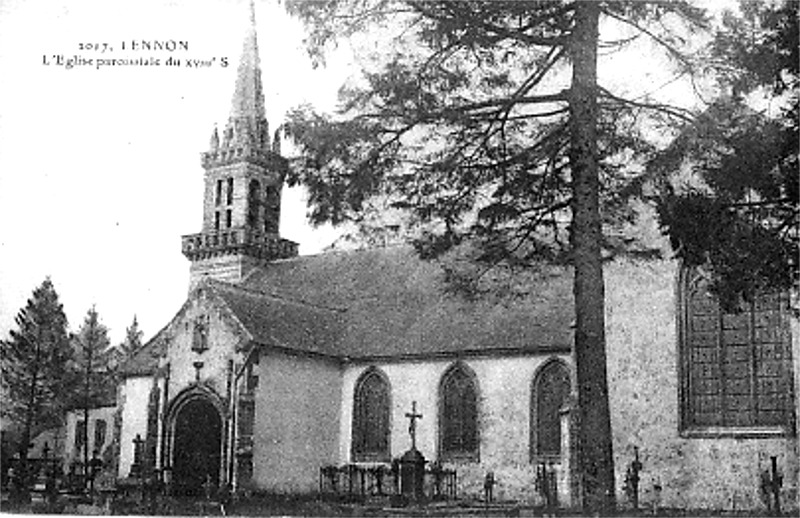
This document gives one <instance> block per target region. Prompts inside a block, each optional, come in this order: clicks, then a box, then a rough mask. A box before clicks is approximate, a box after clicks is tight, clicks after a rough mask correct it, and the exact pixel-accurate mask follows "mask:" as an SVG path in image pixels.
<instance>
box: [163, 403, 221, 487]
mask: <svg viewBox="0 0 800 518" xmlns="http://www.w3.org/2000/svg"><path fill="white" fill-rule="evenodd" d="M221 453H222V417H221V416H220V413H219V411H218V410H217V408H216V407H215V406H214V404H213V403H211V401H209V400H208V399H206V398H193V399H190V400H189V401H187V402H186V403H185V404H183V405H182V406H181V407H180V408H179V409H178V410H177V414H176V415H175V428H174V439H173V449H172V481H173V487H174V491H175V493H176V494H183V495H199V494H202V493H203V487H204V486H203V485H204V484H205V483H206V481H209V482H210V483H211V484H213V486H214V487H216V486H217V485H218V484H219V475H220V456H221Z"/></svg>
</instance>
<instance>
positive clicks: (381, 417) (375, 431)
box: [352, 368, 391, 462]
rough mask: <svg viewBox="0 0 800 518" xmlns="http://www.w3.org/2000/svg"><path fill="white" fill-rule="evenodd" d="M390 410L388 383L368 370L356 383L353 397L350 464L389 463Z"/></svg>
mask: <svg viewBox="0 0 800 518" xmlns="http://www.w3.org/2000/svg"><path fill="white" fill-rule="evenodd" d="M390 409H391V403H390V399H389V382H388V381H387V380H386V377H385V376H384V375H383V374H382V373H381V372H380V371H379V370H378V369H374V368H372V369H368V370H367V371H366V372H365V373H364V374H363V375H362V376H361V378H359V380H358V382H357V383H356V388H355V393H354V400H353V433H352V435H353V442H352V457H353V461H355V462H369V461H388V460H390V459H391V452H390V448H389V427H390Z"/></svg>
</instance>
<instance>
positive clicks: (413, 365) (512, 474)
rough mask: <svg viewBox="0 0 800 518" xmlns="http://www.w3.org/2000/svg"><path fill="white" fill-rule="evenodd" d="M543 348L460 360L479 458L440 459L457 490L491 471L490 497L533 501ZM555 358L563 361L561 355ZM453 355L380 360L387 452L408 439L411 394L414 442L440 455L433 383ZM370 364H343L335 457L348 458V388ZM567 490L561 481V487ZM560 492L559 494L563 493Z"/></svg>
mask: <svg viewBox="0 0 800 518" xmlns="http://www.w3.org/2000/svg"><path fill="white" fill-rule="evenodd" d="M548 359H550V357H549V356H538V357H537V356H521V357H512V358H471V359H467V360H465V361H464V362H463V363H464V364H465V365H467V366H468V367H469V368H470V369H472V371H473V372H474V373H475V376H476V378H477V381H478V392H479V400H478V413H479V425H478V426H479V431H480V432H479V433H480V460H479V461H478V462H460V463H445V464H444V466H445V467H449V468H454V469H456V471H457V474H458V493H459V496H460V497H463V498H478V497H482V494H483V481H484V477H485V476H486V473H487V472H489V471H492V472H494V474H495V480H496V482H497V485H496V486H495V488H494V497H495V498H496V499H498V500H516V501H521V502H527V503H538V502H539V496H538V495H537V494H536V491H535V489H534V479H535V470H536V465H535V463H532V462H531V459H530V405H531V385H532V382H533V378H534V376H535V374H536V372H537V369H538V368H539V367H540V366H542V365H543V364H544V362H545V361H547V360H548ZM561 359H563V360H566V361H569V359H568V358H567V357H564V356H561ZM453 364H454V362H453V361H444V360H436V361H430V362H402V363H382V364H377V365H375V366H376V367H378V368H379V369H381V370H382V371H383V373H384V374H385V375H386V377H387V378H388V380H389V383H390V386H391V455H392V457H393V458H396V457H400V456H401V455H402V454H403V453H404V452H405V451H407V450H408V448H409V447H410V445H411V442H410V437H409V434H408V419H407V418H406V417H405V414H406V412H409V411H410V410H411V404H412V402H413V401H416V402H417V411H418V412H419V413H421V414H422V415H423V417H422V419H421V420H419V421H418V422H417V449H418V450H419V451H420V452H421V453H422V454H423V455H424V456H425V458H426V459H428V460H429V461H435V460H436V459H437V456H438V433H439V427H438V405H439V401H438V399H439V384H440V382H441V379H442V375H443V374H444V373H445V371H446V370H447V369H448V368H449V367H450V366H451V365H453ZM369 367H370V366H368V365H355V366H350V367H348V368H347V370H346V371H345V374H344V381H343V385H342V402H341V405H342V407H341V415H342V419H341V424H340V426H341V437H342V440H341V441H340V446H339V459H340V461H339V462H340V464H344V463H349V462H350V460H351V455H350V448H351V444H350V441H351V430H352V424H353V423H352V422H353V391H354V387H355V384H356V382H357V381H358V378H359V376H361V374H362V373H363V372H364V371H365V370H366V369H368V368H369ZM560 490H564V491H566V488H560ZM564 498H566V494H563V493H562V495H561V499H562V500H563V499H564Z"/></svg>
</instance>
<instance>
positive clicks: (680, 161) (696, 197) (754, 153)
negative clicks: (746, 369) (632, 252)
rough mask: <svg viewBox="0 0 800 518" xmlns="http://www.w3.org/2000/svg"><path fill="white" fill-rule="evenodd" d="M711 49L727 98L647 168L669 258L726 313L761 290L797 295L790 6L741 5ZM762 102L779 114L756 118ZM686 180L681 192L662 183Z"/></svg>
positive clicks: (797, 140)
mask: <svg viewBox="0 0 800 518" xmlns="http://www.w3.org/2000/svg"><path fill="white" fill-rule="evenodd" d="M741 9H742V12H743V16H741V17H736V16H734V15H733V14H731V13H728V14H727V15H726V16H725V18H724V24H723V27H722V29H720V31H719V32H718V34H717V35H716V38H715V40H714V44H713V45H712V51H713V54H712V56H713V58H714V59H713V60H712V62H713V63H714V66H715V67H716V69H717V70H718V72H719V79H720V82H721V84H722V85H723V86H724V87H727V89H728V90H729V93H728V95H727V96H726V97H723V98H722V99H720V100H719V101H717V102H716V103H714V104H713V105H712V106H711V107H710V108H709V109H708V110H707V111H706V112H705V113H704V114H703V116H702V117H699V118H698V120H697V121H696V122H695V124H693V125H692V126H691V127H688V128H687V129H686V130H685V131H684V132H683V134H682V135H681V136H680V137H679V138H678V139H676V140H675V142H673V143H672V145H671V146H669V147H668V148H667V149H666V150H665V151H664V152H663V153H661V154H660V155H658V156H657V157H656V159H655V160H653V162H652V163H651V166H650V167H651V170H652V171H654V172H656V173H657V175H659V176H660V177H661V178H662V190H661V195H660V200H659V214H660V218H661V222H662V225H663V227H664V230H665V232H666V233H667V234H668V235H669V237H670V240H671V242H672V245H673V248H674V249H675V250H676V251H677V255H678V257H680V258H681V259H682V260H683V261H684V262H685V263H686V264H687V265H689V266H701V265H702V266H705V267H707V268H708V269H709V270H710V273H711V274H712V289H714V290H715V291H716V292H717V293H718V295H720V297H721V300H722V302H723V304H724V305H725V306H727V307H729V308H735V307H737V306H738V302H739V300H741V299H742V298H743V299H745V300H751V299H752V297H753V295H754V293H756V292H758V291H763V290H780V291H785V290H788V289H790V288H793V287H794V288H797V285H798V261H797V258H798V254H800V248H799V247H798V239H799V237H800V228H798V223H799V222H800V220H798V216H800V211H799V210H798V204H799V203H800V197H799V196H798V194H799V193H800V189H799V188H798V181H799V180H800V178H799V177H798V151H799V150H798V145H800V133H799V132H798V127H799V125H798V97H797V96H798V77H799V76H798V48H800V46H799V44H798V19H797V3H796V2H792V1H787V2H784V3H783V4H779V5H778V6H777V7H776V6H774V5H770V4H769V3H761V2H743V3H742V4H741ZM759 97H766V98H767V100H768V102H769V103H770V104H771V105H777V106H780V108H779V109H778V110H775V111H777V113H772V114H770V113H768V112H766V111H761V112H759V111H756V110H754V109H753V108H750V107H749V106H748V103H750V104H752V101H753V99H754V98H755V99H758V98H759ZM686 170H689V171H691V174H690V175H689V176H690V179H689V181H687V182H683V185H681V184H677V185H676V182H675V181H667V180H663V179H664V178H666V177H668V176H669V175H673V176H674V173H675V172H676V171H686Z"/></svg>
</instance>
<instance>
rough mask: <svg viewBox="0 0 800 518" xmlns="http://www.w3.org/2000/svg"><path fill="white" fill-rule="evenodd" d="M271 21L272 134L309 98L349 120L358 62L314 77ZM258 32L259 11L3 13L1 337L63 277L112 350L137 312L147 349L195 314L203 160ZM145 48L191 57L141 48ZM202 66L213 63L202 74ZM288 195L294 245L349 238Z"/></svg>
mask: <svg viewBox="0 0 800 518" xmlns="http://www.w3.org/2000/svg"><path fill="white" fill-rule="evenodd" d="M256 19H257V26H258V37H259V48H260V54H261V65H262V70H263V83H264V89H265V97H266V106H267V117H268V119H269V120H270V124H271V127H272V128H273V129H274V128H275V127H277V125H278V124H279V122H280V120H281V119H282V117H283V114H284V113H285V111H286V110H287V109H289V108H290V107H292V106H295V105H299V104H301V103H304V102H309V103H311V104H314V105H316V106H318V107H320V108H321V109H329V110H330V109H333V107H334V106H335V98H336V91H337V90H338V87H339V85H341V84H342V82H344V80H345V79H346V78H347V75H348V73H349V72H348V64H347V62H346V60H345V61H342V60H341V59H339V58H337V57H334V59H332V61H330V62H329V64H328V66H327V67H326V68H325V69H322V70H314V69H313V68H312V66H311V61H310V59H309V58H308V57H307V53H306V51H305V48H304V47H303V43H302V38H303V31H302V26H301V24H300V23H299V22H298V21H296V20H294V19H291V18H289V16H288V15H287V14H286V13H285V12H284V11H283V8H282V7H281V6H280V5H279V4H278V2H276V1H275V0H257V2H256ZM248 23H249V8H248V2H247V0H201V1H198V0H37V1H35V2H33V1H30V0H27V1H26V0H2V1H1V2H0V76H1V77H2V80H1V81H0V338H5V337H6V336H7V333H8V330H9V329H12V328H15V324H14V317H15V315H16V314H17V312H18V311H19V309H20V308H22V307H23V306H24V305H25V302H26V300H27V299H28V298H29V297H30V296H31V294H32V291H33V290H34V288H36V287H37V286H39V285H40V284H41V283H42V281H43V280H44V279H45V277H47V276H50V277H51V279H52V281H53V284H54V286H55V289H56V291H57V292H58V294H59V296H60V300H61V302H62V304H63V305H64V309H65V312H66V315H67V318H68V321H69V324H70V329H71V330H72V331H76V330H77V329H78V328H79V326H80V324H81V323H82V321H83V319H84V317H85V315H86V312H87V311H88V310H89V308H90V307H91V306H92V305H95V306H96V308H97V311H98V312H99V314H100V317H101V319H102V321H103V323H104V324H105V325H106V326H107V327H108V328H109V331H110V333H109V334H110V337H111V340H112V343H119V342H120V341H121V340H122V339H123V338H124V335H125V329H126V327H127V326H129V325H130V323H131V321H132V319H133V317H134V315H136V317H137V319H138V321H139V324H140V329H142V330H143V331H144V333H145V339H146V338H148V337H150V336H152V335H153V334H155V333H156V332H157V331H158V330H159V329H160V328H161V327H162V326H163V325H165V324H166V323H167V322H168V321H169V319H170V318H171V317H172V315H173V314H174V313H175V312H176V311H177V310H178V309H179V308H180V306H181V304H182V303H183V301H184V299H185V296H186V294H187V291H188V282H189V261H188V260H187V259H186V258H185V257H184V256H183V255H182V254H181V252H180V236H181V235H185V234H191V233H195V232H199V231H200V226H201V222H202V189H203V169H202V167H201V165H200V153H201V152H203V151H205V150H207V147H208V142H209V137H210V135H211V132H212V130H213V128H214V125H215V124H218V125H220V126H224V123H225V121H226V120H227V117H228V109H229V107H230V99H231V95H232V93H233V87H234V81H235V75H236V65H237V63H238V59H239V54H240V52H241V47H242V40H243V38H244V35H245V29H246V27H247V24H248ZM142 40H147V41H164V42H169V41H185V42H187V43H188V48H189V50H188V51H186V50H177V51H173V52H170V51H168V50H150V51H148V50H144V49H132V48H131V47H133V43H132V42H134V41H142ZM123 42H124V43H125V46H126V49H124V50H123V48H122V45H123ZM96 44H99V45H97V46H98V47H99V49H94V48H92V47H95V46H96ZM105 44H108V46H107V47H106V50H105V52H103V48H104V47H105ZM340 55H346V52H342V53H340ZM58 56H63V58H59V57H58ZM73 58H77V59H75V61H78V62H81V63H83V64H76V65H74V66H73V67H72V68H67V66H66V63H67V61H68V60H70V59H73ZM81 58H82V59H81ZM110 58H115V59H126V58H144V59H145V60H147V59H157V60H159V64H158V65H128V66H114V65H108V64H107V62H108V60H109V59H110ZM169 58H173V60H174V61H179V62H180V66H168V65H167V64H166V61H167V60H168V59H169ZM223 58H227V60H228V63H229V65H228V66H227V67H224V66H222V64H221V63H222V62H223ZM59 59H61V60H62V61H59ZM89 60H91V64H87V62H88V61H89ZM100 60H106V61H100ZM199 61H211V65H210V66H200V67H196V66H195V67H189V66H187V65H186V63H187V62H189V63H194V62H199ZM287 191H288V192H285V193H284V202H283V214H282V218H281V222H282V226H281V234H282V235H283V236H284V237H286V238H289V239H292V240H294V241H296V242H298V243H300V251H301V253H303V254H307V253H315V252H319V251H320V250H321V249H322V248H324V247H325V246H326V245H328V244H330V243H331V242H332V241H333V240H334V239H335V237H336V235H337V233H336V231H334V230H332V229H330V228H322V229H312V228H310V227H309V226H308V224H307V223H306V218H305V213H306V208H305V202H304V199H303V193H302V192H301V191H299V190H297V189H293V190H287Z"/></svg>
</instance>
